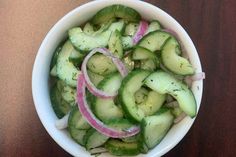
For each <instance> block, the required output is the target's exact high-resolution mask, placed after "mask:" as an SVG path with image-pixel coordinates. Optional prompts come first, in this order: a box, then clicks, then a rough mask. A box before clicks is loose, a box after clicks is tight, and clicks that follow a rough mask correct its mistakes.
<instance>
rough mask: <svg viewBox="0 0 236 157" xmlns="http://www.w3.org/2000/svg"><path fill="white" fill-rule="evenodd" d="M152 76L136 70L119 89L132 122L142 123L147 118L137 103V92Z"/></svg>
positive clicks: (120, 96)
mask: <svg viewBox="0 0 236 157" xmlns="http://www.w3.org/2000/svg"><path fill="white" fill-rule="evenodd" d="M149 74H150V72H149V71H145V70H136V71H132V72H130V73H129V74H128V76H126V77H125V78H124V79H123V81H122V84H121V88H120V89H119V98H120V100H121V105H122V108H123V110H124V111H125V113H126V115H127V116H128V118H130V120H133V121H136V122H140V121H141V120H142V118H143V117H144V116H145V114H144V112H143V111H142V110H141V109H140V108H138V107H137V105H136V103H135V97H134V95H135V92H137V91H138V90H139V89H140V88H141V86H142V85H143V81H144V79H145V78H146V77H147V76H148V75H149Z"/></svg>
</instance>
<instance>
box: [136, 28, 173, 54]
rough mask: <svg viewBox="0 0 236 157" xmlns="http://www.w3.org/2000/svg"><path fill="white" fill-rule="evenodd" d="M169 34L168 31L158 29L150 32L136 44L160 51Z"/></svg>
mask: <svg viewBox="0 0 236 157" xmlns="http://www.w3.org/2000/svg"><path fill="white" fill-rule="evenodd" d="M170 36H171V35H170V34H169V33H167V32H164V31H160V30H158V31H154V32H150V33H148V34H147V35H145V36H144V37H143V38H142V39H141V40H140V41H139V43H138V46H141V47H144V48H146V49H149V50H150V51H152V52H155V51H160V50H161V48H162V46H163V45H164V43H165V41H166V40H167V39H168V38H169V37H170Z"/></svg>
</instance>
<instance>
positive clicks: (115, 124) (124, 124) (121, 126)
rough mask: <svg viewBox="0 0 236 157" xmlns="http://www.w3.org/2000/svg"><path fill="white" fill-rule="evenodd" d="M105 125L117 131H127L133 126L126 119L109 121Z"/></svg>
mask: <svg viewBox="0 0 236 157" xmlns="http://www.w3.org/2000/svg"><path fill="white" fill-rule="evenodd" d="M105 123H106V124H107V125H108V126H109V127H111V128H114V129H116V130H120V131H121V130H126V129H128V128H130V127H132V126H133V124H132V123H130V122H129V121H128V120H127V119H124V118H115V119H108V120H107V121H105Z"/></svg>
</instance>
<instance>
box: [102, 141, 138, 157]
mask: <svg viewBox="0 0 236 157" xmlns="http://www.w3.org/2000/svg"><path fill="white" fill-rule="evenodd" d="M105 148H106V149H107V150H108V152H110V153H111V154H112V155H117V156H123V155H127V156H135V155H138V154H139V153H140V152H139V149H138V143H137V142H130V143H125V142H123V141H119V140H116V139H110V140H109V141H107V142H106V144H105Z"/></svg>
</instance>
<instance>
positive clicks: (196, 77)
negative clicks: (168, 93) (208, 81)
mask: <svg viewBox="0 0 236 157" xmlns="http://www.w3.org/2000/svg"><path fill="white" fill-rule="evenodd" d="M205 78H206V74H205V73H204V72H200V73H196V74H194V75H193V76H187V77H186V78H185V80H184V81H185V82H186V84H187V85H188V86H189V87H191V86H192V83H193V81H199V80H203V79H205Z"/></svg>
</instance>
